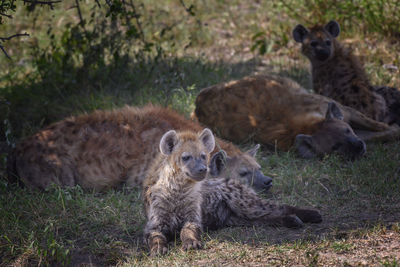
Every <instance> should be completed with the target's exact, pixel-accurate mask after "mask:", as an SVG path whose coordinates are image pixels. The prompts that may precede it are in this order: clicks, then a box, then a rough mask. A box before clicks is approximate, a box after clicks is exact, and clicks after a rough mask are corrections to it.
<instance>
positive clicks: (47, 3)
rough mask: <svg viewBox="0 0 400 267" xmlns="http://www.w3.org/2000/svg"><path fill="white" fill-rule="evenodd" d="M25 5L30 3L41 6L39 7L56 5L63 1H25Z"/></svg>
mask: <svg viewBox="0 0 400 267" xmlns="http://www.w3.org/2000/svg"><path fill="white" fill-rule="evenodd" d="M24 2H25V3H30V4H39V5H50V6H51V5H53V4H56V3H60V2H62V1H61V0H55V1H37V0H24Z"/></svg>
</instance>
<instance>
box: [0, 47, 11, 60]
mask: <svg viewBox="0 0 400 267" xmlns="http://www.w3.org/2000/svg"><path fill="white" fill-rule="evenodd" d="M0 49H1V50H2V51H3V53H4V55H6V57H7V58H8V59H11V57H10V56H9V55H8V54H7V52H6V50H4V47H3V46H2V45H0Z"/></svg>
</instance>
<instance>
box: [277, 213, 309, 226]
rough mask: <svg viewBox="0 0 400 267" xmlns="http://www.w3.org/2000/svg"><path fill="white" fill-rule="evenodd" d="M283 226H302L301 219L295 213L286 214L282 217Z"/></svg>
mask: <svg viewBox="0 0 400 267" xmlns="http://www.w3.org/2000/svg"><path fill="white" fill-rule="evenodd" d="M282 222H283V226H285V227H287V228H301V227H303V226H304V224H303V222H302V220H300V218H299V217H297V216H296V215H288V216H285V217H283V219H282Z"/></svg>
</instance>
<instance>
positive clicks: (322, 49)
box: [293, 20, 400, 123]
mask: <svg viewBox="0 0 400 267" xmlns="http://www.w3.org/2000/svg"><path fill="white" fill-rule="evenodd" d="M339 33H340V27H339V24H338V23H337V22H336V21H333V20H332V21H330V22H329V23H327V24H326V25H325V26H321V25H316V26H314V27H312V28H310V29H307V28H305V27H304V26H303V25H300V24H299V25H297V26H296V27H295V28H294V30H293V38H294V40H295V41H296V42H299V43H301V44H302V46H301V51H302V53H303V54H304V55H305V56H306V57H307V58H308V59H309V60H310V62H311V68H312V81H313V88H314V91H315V92H317V93H319V94H322V95H324V96H327V97H330V98H333V99H334V100H336V101H338V102H340V103H341V104H343V105H346V106H349V107H352V108H354V109H356V110H358V111H360V112H362V113H364V114H365V115H367V116H368V117H370V118H373V119H375V120H378V121H383V122H387V123H399V116H400V114H399V112H398V111H399V106H400V91H398V90H397V89H395V88H390V87H379V88H380V89H379V88H375V87H373V86H371V84H370V82H369V80H368V78H367V75H366V73H365V70H364V68H363V66H362V64H361V63H360V61H359V59H358V58H357V57H356V56H354V55H353V53H352V51H351V50H350V49H349V48H345V47H344V46H343V45H342V44H341V43H340V42H339V41H338V40H337V39H336V37H337V36H338V35H339ZM378 89H379V90H378ZM393 96H394V97H393ZM394 99H397V100H394Z"/></svg>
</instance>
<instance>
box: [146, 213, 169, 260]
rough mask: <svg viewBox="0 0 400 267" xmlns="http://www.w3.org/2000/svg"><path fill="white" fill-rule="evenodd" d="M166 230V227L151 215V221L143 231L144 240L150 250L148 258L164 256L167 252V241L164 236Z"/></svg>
mask: <svg viewBox="0 0 400 267" xmlns="http://www.w3.org/2000/svg"><path fill="white" fill-rule="evenodd" d="M168 228H169V227H168V225H166V224H165V223H163V222H162V220H160V218H158V217H156V216H155V215H153V217H152V220H149V221H148V222H147V224H146V226H145V229H144V239H145V241H146V243H147V245H148V246H149V248H150V256H156V255H160V254H166V253H167V252H168V246H167V244H168V240H167V237H166V236H165V234H166V233H164V232H165V229H168ZM163 230H164V231H163Z"/></svg>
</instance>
